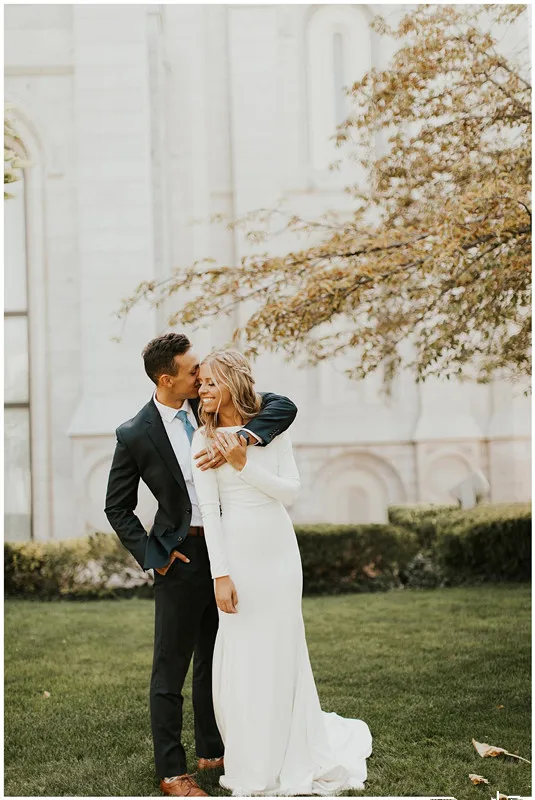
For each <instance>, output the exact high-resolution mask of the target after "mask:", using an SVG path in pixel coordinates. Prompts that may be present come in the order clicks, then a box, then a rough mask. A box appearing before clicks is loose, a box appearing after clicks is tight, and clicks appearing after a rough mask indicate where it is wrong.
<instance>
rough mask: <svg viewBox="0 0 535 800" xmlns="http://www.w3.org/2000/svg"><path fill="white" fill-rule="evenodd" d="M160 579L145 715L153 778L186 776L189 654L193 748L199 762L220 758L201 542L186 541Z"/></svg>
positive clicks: (213, 612)
mask: <svg viewBox="0 0 535 800" xmlns="http://www.w3.org/2000/svg"><path fill="white" fill-rule="evenodd" d="M181 551H182V552H186V551H187V552H186V555H187V556H188V557H189V558H190V559H191V564H184V563H183V562H181V561H179V560H178V559H177V560H175V561H174V562H173V564H172V565H171V567H170V568H169V570H168V571H167V573H166V574H165V575H160V574H159V573H158V572H156V571H155V573H154V596H155V632H154V660H153V666H152V678H151V687H150V714H151V726H152V737H153V742H154V761H155V766H156V775H157V776H158V778H165V777H169V778H170V777H173V776H174V775H183V774H184V773H186V772H187V764H186V754H185V752H184V747H183V746H182V742H181V733H182V704H183V696H182V688H183V686H184V680H185V678H186V674H187V672H188V669H189V666H190V663H191V658H192V655H193V684H192V699H193V714H194V720H195V748H196V752H197V756H198V757H199V758H218V757H220V756H222V755H223V751H224V748H223V742H222V740H221V736H220V734H219V731H218V729H217V724H216V721H215V715H214V709H213V703H212V657H213V651H214V643H215V638H216V634H217V627H218V622H219V618H218V611H217V605H216V602H215V598H214V584H213V580H212V578H211V575H210V566H209V561H208V553H207V550H206V542H205V540H204V539H203V538H200V537H198V538H197V537H196V538H192V539H188V540H187V547H183V548H181Z"/></svg>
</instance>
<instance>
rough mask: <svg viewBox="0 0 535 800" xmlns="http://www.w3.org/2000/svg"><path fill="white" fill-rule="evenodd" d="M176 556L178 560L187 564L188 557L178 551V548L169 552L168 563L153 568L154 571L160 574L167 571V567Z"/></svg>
mask: <svg viewBox="0 0 535 800" xmlns="http://www.w3.org/2000/svg"><path fill="white" fill-rule="evenodd" d="M176 558H178V559H179V560H180V561H184V562H185V563H186V564H189V558H188V557H187V556H185V555H184V553H179V551H178V550H173V552H172V553H171V558H170V560H169V563H168V564H166V565H165V567H155V568H154V569H155V571H156V572H159V573H160V575H165V573H166V572H167V570H168V569H169V567H170V566H171V564H172V563H173V561H174V560H175V559H176Z"/></svg>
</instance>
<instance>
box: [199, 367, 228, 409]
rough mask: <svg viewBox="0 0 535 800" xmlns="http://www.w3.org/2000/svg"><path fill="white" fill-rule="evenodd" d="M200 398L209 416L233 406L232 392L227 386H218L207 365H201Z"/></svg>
mask: <svg viewBox="0 0 535 800" xmlns="http://www.w3.org/2000/svg"><path fill="white" fill-rule="evenodd" d="M199 381H200V383H201V385H200V386H199V398H200V399H201V401H202V404H203V407H204V409H205V410H206V411H207V412H208V413H209V414H214V413H215V412H216V411H217V410H218V409H219V411H221V409H222V408H226V407H227V406H231V405H232V399H231V396H230V392H229V390H228V389H227V387H226V386H223V385H221V384H220V385H219V386H218V385H217V384H216V382H215V380H214V377H213V375H212V370H211V369H210V367H209V366H208V365H207V364H201V367H200V370H199Z"/></svg>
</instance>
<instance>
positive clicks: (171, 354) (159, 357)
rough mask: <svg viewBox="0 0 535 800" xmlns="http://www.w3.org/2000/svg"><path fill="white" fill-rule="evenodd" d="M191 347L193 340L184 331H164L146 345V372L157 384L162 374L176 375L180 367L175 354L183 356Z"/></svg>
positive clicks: (144, 359)
mask: <svg viewBox="0 0 535 800" xmlns="http://www.w3.org/2000/svg"><path fill="white" fill-rule="evenodd" d="M190 347H191V342H190V340H189V339H188V337H187V336H184V334H183V333H164V335H163V336H157V337H156V339H151V341H150V342H149V343H148V345H146V347H145V348H144V350H143V353H142V355H143V361H144V364H145V372H146V373H147V375H148V376H149V378H150V379H151V381H153V382H154V383H155V384H156V385H158V378H159V377H160V375H164V374H165V375H176V374H177V372H178V368H177V366H176V364H175V361H174V358H175V356H181V355H183V354H184V353H186V352H187V351H188V350H189V349H190Z"/></svg>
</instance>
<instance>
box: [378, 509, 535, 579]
mask: <svg viewBox="0 0 535 800" xmlns="http://www.w3.org/2000/svg"><path fill="white" fill-rule="evenodd" d="M389 520H390V522H391V523H392V524H396V525H398V526H400V527H404V528H405V529H406V530H410V531H411V532H412V533H413V534H414V535H415V536H416V537H417V539H418V542H419V545H420V554H419V556H420V560H422V559H427V561H428V562H431V563H432V564H433V565H434V568H435V570H436V571H437V573H440V574H441V575H442V578H443V583H445V584H448V585H450V584H453V583H465V582H475V581H477V582H479V581H526V580H530V579H531V504H529V503H493V504H482V505H478V506H475V507H474V508H473V509H469V510H467V511H464V510H462V509H460V508H458V507H456V506H412V507H403V506H392V507H390V509H389ZM402 577H403V576H402ZM409 583H410V581H409Z"/></svg>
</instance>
